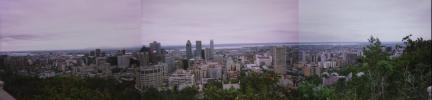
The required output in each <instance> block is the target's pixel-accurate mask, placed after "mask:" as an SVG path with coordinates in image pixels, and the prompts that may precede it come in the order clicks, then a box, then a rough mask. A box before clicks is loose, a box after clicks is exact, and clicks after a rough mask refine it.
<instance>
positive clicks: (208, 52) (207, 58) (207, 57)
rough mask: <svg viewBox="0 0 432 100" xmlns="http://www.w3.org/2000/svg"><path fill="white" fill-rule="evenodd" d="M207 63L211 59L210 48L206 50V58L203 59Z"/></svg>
mask: <svg viewBox="0 0 432 100" xmlns="http://www.w3.org/2000/svg"><path fill="white" fill-rule="evenodd" d="M203 58H204V59H205V60H206V61H207V60H210V58H211V49H210V48H205V49H204V57H203Z"/></svg>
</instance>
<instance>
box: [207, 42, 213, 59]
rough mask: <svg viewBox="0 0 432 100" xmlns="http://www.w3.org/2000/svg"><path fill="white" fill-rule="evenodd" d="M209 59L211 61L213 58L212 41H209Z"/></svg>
mask: <svg viewBox="0 0 432 100" xmlns="http://www.w3.org/2000/svg"><path fill="white" fill-rule="evenodd" d="M209 52H210V53H209V56H208V57H209V59H213V57H214V42H213V40H210V51H209Z"/></svg>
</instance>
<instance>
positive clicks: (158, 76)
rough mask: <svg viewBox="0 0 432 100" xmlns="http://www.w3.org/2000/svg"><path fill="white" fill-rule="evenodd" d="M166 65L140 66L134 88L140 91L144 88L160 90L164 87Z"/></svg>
mask: <svg viewBox="0 0 432 100" xmlns="http://www.w3.org/2000/svg"><path fill="white" fill-rule="evenodd" d="M166 66H167V65H166V64H164V63H160V64H157V65H150V66H141V67H140V68H139V70H138V72H137V74H136V75H137V76H136V84H135V88H137V89H139V90H142V89H145V88H150V87H152V88H160V87H162V86H164V76H165V75H166Z"/></svg>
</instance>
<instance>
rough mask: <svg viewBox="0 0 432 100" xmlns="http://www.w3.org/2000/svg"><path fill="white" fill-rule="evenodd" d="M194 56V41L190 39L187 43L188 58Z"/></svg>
mask: <svg viewBox="0 0 432 100" xmlns="http://www.w3.org/2000/svg"><path fill="white" fill-rule="evenodd" d="M192 57H193V56H192V43H191V42H190V41H189V40H188V41H187V43H186V58H187V59H191V58H192Z"/></svg>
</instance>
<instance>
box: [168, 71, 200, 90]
mask: <svg viewBox="0 0 432 100" xmlns="http://www.w3.org/2000/svg"><path fill="white" fill-rule="evenodd" d="M194 84H195V79H194V74H192V72H191V71H190V70H183V69H179V70H176V71H175V72H174V73H173V74H171V75H170V77H169V78H168V85H169V87H171V88H174V87H177V89H179V90H182V89H184V88H186V87H191V86H193V85H194Z"/></svg>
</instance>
